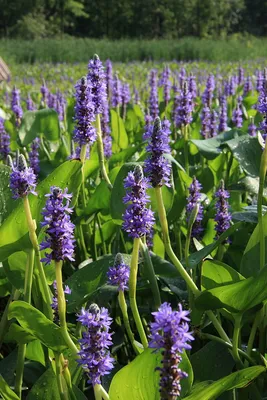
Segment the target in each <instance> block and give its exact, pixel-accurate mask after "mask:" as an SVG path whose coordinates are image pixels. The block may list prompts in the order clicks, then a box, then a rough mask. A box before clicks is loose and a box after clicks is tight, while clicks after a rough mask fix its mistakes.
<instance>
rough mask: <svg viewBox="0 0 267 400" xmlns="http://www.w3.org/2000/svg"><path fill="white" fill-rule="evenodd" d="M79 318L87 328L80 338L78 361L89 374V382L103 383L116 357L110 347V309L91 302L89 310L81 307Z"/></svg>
mask: <svg viewBox="0 0 267 400" xmlns="http://www.w3.org/2000/svg"><path fill="white" fill-rule="evenodd" d="M77 320H78V321H79V322H80V323H81V324H82V325H83V326H84V327H85V328H86V331H85V332H83V333H82V339H80V340H79V343H80V346H81V350H80V351H79V353H78V355H79V359H78V363H79V364H80V365H81V366H82V368H83V369H84V370H85V372H86V374H87V376H88V383H92V385H93V386H94V385H97V384H101V377H102V376H104V375H107V374H109V373H110V371H111V370H112V368H113V363H114V359H113V358H112V357H111V355H110V351H109V347H110V346H111V345H112V338H111V333H110V325H111V322H112V318H110V317H109V315H108V310H107V309H106V308H104V307H102V308H99V307H98V305H97V304H91V305H90V307H89V308H88V310H85V309H84V308H82V309H81V312H80V314H79V315H78V318H77Z"/></svg>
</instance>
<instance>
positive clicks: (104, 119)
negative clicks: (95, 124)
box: [101, 99, 112, 158]
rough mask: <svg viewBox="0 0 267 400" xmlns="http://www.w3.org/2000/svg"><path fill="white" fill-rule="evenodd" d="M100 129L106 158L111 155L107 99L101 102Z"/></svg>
mask: <svg viewBox="0 0 267 400" xmlns="http://www.w3.org/2000/svg"><path fill="white" fill-rule="evenodd" d="M101 130H102V137H103V146H104V155H105V157H106V158H109V157H111V156H112V138H111V134H110V133H111V129H110V126H109V103H108V101H107V99H106V100H105V101H104V103H103V113H102V115H101Z"/></svg>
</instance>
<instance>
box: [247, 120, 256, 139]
mask: <svg viewBox="0 0 267 400" xmlns="http://www.w3.org/2000/svg"><path fill="white" fill-rule="evenodd" d="M248 134H249V135H250V136H257V127H256V125H255V124H254V118H253V117H250V124H249V126H248Z"/></svg>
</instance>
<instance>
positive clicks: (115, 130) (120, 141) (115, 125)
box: [110, 110, 128, 149]
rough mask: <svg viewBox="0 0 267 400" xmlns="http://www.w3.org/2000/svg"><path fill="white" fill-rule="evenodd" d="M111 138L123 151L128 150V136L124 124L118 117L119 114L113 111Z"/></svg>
mask: <svg viewBox="0 0 267 400" xmlns="http://www.w3.org/2000/svg"><path fill="white" fill-rule="evenodd" d="M110 115H111V136H112V137H113V139H114V141H115V143H116V144H117V145H118V146H119V148H121V149H127V147H128V136H127V133H126V130H125V126H124V122H123V120H122V119H121V117H119V116H118V114H117V112H116V111H114V110H111V112H110Z"/></svg>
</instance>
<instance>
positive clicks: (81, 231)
mask: <svg viewBox="0 0 267 400" xmlns="http://www.w3.org/2000/svg"><path fill="white" fill-rule="evenodd" d="M78 229H79V234H80V244H81V247H82V249H83V254H84V259H85V260H86V259H87V250H86V244H85V241H84V235H83V228H82V224H81V223H79V225H78Z"/></svg>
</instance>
